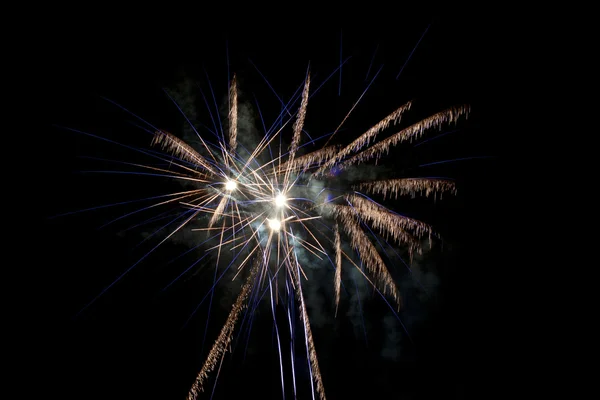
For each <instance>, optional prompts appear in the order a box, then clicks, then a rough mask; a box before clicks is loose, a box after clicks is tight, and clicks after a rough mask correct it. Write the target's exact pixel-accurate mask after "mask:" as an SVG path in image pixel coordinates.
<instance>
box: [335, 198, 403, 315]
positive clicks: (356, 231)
mask: <svg viewBox="0 0 600 400" xmlns="http://www.w3.org/2000/svg"><path fill="white" fill-rule="evenodd" d="M333 210H334V213H335V214H336V217H337V218H338V219H339V220H340V222H342V225H343V226H344V229H345V231H346V233H347V234H348V236H349V237H350V243H351V245H352V247H353V248H354V249H355V250H357V251H358V253H359V254H360V257H361V259H362V261H363V263H364V264H365V266H366V267H367V269H368V270H369V272H370V273H371V274H372V275H373V276H374V277H375V280H376V281H377V282H379V284H380V285H381V286H382V288H381V289H382V292H383V294H387V293H388V292H389V294H390V295H391V296H392V298H393V299H394V300H395V301H396V303H397V304H398V309H400V306H401V299H400V294H399V293H398V289H397V288H396V283H395V282H394V280H393V279H392V276H391V275H390V273H389V271H388V269H387V267H386V266H385V263H384V262H383V260H382V259H381V256H380V255H379V253H378V252H377V249H376V248H375V246H374V245H373V243H371V240H369V237H368V236H367V235H366V234H365V233H364V232H363V230H362V229H361V227H360V223H359V222H358V220H356V218H355V216H354V211H353V210H352V208H351V207H350V206H342V205H335V206H333Z"/></svg>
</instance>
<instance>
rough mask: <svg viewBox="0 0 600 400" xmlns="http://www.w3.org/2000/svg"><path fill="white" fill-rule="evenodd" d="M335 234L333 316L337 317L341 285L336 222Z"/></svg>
mask: <svg viewBox="0 0 600 400" xmlns="http://www.w3.org/2000/svg"><path fill="white" fill-rule="evenodd" d="M334 235H335V241H334V246H335V279H334V286H335V316H336V317H337V310H338V305H339V304H340V289H341V285H342V241H341V239H340V232H339V230H338V224H335V228H334Z"/></svg>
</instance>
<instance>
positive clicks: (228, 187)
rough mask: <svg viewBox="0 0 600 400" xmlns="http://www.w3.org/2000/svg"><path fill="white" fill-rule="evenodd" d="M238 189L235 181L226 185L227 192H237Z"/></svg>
mask: <svg viewBox="0 0 600 400" xmlns="http://www.w3.org/2000/svg"><path fill="white" fill-rule="evenodd" d="M236 187H237V183H235V181H227V183H225V190H228V191H230V192H231V191H232V190H235V188H236Z"/></svg>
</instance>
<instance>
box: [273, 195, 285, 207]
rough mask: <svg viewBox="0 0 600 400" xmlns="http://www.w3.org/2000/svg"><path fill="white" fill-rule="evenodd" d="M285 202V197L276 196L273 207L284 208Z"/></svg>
mask: <svg viewBox="0 0 600 400" xmlns="http://www.w3.org/2000/svg"><path fill="white" fill-rule="evenodd" d="M286 201H287V197H285V196H284V195H282V194H278V195H277V197H275V205H276V206H277V207H283V206H285V203H286Z"/></svg>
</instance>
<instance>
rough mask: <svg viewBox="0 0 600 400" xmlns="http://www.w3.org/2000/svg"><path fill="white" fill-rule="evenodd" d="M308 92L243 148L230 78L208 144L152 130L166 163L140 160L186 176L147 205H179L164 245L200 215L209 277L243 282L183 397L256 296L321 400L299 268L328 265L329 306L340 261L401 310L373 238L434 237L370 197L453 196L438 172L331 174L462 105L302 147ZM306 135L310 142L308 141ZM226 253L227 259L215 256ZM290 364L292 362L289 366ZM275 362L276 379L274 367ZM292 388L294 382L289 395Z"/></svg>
mask: <svg viewBox="0 0 600 400" xmlns="http://www.w3.org/2000/svg"><path fill="white" fill-rule="evenodd" d="M310 95H311V79H310V73H307V75H306V77H305V79H304V82H303V90H302V91H301V92H300V94H299V96H298V97H297V100H296V101H299V106H298V108H297V110H296V111H295V112H294V113H293V114H292V113H290V114H289V115H288V116H289V118H288V119H287V121H285V122H283V123H282V124H281V125H280V126H279V127H278V129H276V130H270V131H267V132H266V134H265V135H264V137H262V138H261V139H260V140H258V141H257V143H254V145H253V147H252V148H249V149H248V148H246V147H244V146H243V145H244V144H246V143H245V142H242V141H240V138H239V137H238V114H239V108H238V82H237V80H236V78H235V76H234V78H233V79H232V80H231V82H230V85H229V110H228V130H227V134H226V135H225V134H223V135H217V136H218V137H219V140H218V141H217V142H216V143H214V142H211V141H208V140H206V139H205V138H203V137H202V135H200V134H197V135H196V139H197V141H198V143H199V145H198V146H195V147H193V146H192V145H190V144H188V143H186V142H185V141H183V140H182V139H180V138H178V137H177V136H175V135H173V134H172V133H169V132H167V131H165V130H161V129H155V130H154V132H153V138H152V141H151V142H150V145H151V147H152V148H153V149H160V150H161V151H162V152H161V153H160V155H157V154H156V153H148V154H151V155H152V156H153V157H155V158H158V159H160V160H162V161H163V162H167V163H168V167H164V168H162V167H160V168H159V167H153V166H144V165H138V166H141V167H143V168H146V169H151V170H152V172H157V173H159V174H162V175H163V176H164V175H167V176H170V177H173V178H176V179H184V180H186V181H187V182H191V184H192V185H193V186H194V188H193V189H192V190H187V191H184V192H179V193H174V194H172V195H171V196H170V197H169V198H166V199H162V200H161V201H160V202H159V203H157V204H156V205H162V204H167V203H170V204H179V205H180V206H182V207H185V208H186V213H185V214H184V215H185V216H186V217H185V220H184V221H183V222H181V223H179V225H178V227H177V228H176V229H175V230H173V232H171V233H170V234H169V235H168V236H167V238H165V239H164V240H163V242H164V241H165V240H167V239H168V238H169V237H171V236H172V235H173V234H174V233H175V232H177V231H180V230H181V229H184V228H186V227H188V226H189V224H190V223H191V222H192V221H201V222H202V223H203V225H204V226H203V227H202V228H197V229H193V231H196V232H197V233H196V234H197V235H198V237H201V235H202V234H203V232H204V234H206V235H208V237H209V238H210V240H211V242H210V243H212V244H210V245H208V246H207V247H208V250H207V251H210V252H212V253H213V254H215V256H216V259H217V265H219V266H220V269H222V270H223V271H222V272H220V273H219V275H218V276H219V280H220V278H221V277H222V276H223V274H224V272H225V270H233V273H234V280H235V281H237V282H240V286H241V289H240V290H239V294H238V297H237V299H236V300H235V301H234V302H233V305H232V308H231V311H230V313H229V316H228V317H227V319H226V321H225V323H224V325H223V327H222V330H221V332H220V333H219V335H218V337H217V339H216V340H215V342H214V344H213V346H212V348H211V349H210V351H209V353H208V355H207V357H206V361H205V362H204V364H203V366H202V368H201V369H200V371H199V372H198V374H197V377H196V379H195V380H194V382H193V383H192V385H191V388H190V390H189V394H188V399H196V398H197V396H198V395H199V393H200V392H202V391H204V389H205V386H206V382H207V379H208V378H209V377H210V376H211V374H214V373H215V369H217V368H218V365H219V364H220V363H221V362H222V360H223V358H224V355H225V354H226V353H227V351H230V349H231V343H232V340H233V335H234V333H235V329H236V324H237V322H238V321H239V319H240V317H241V316H242V314H243V313H244V311H246V312H250V313H252V312H254V311H255V310H256V309H257V307H258V303H259V301H260V299H262V298H263V295H264V294H265V293H266V294H267V301H270V302H271V306H272V308H273V309H274V304H277V303H279V302H283V303H284V304H292V305H293V306H294V307H296V308H297V309H298V311H299V313H298V318H299V320H300V322H301V324H302V327H303V332H302V336H303V338H304V347H305V350H306V358H307V361H308V366H307V367H308V372H309V375H310V379H311V385H312V386H311V387H312V392H313V397H314V395H315V393H316V394H317V395H318V397H319V398H320V399H323V400H324V399H325V398H326V396H325V388H324V382H323V379H322V377H321V372H320V369H319V361H318V351H317V350H318V343H315V341H314V340H313V335H312V330H311V323H310V313H309V310H308V309H307V304H306V300H305V294H304V293H305V289H304V287H306V286H307V285H311V284H314V283H313V282H311V281H310V280H308V278H307V274H306V273H305V268H306V267H307V265H306V264H308V263H311V262H324V263H329V265H330V266H331V267H332V268H333V269H334V279H333V281H332V282H330V284H331V287H332V290H333V292H334V298H335V307H336V313H337V307H338V304H339V302H340V293H341V287H342V277H343V275H344V273H345V269H347V268H348V269H349V268H352V269H355V270H356V271H358V273H360V274H361V275H362V276H363V277H364V279H365V280H366V281H367V282H368V283H369V284H370V285H372V287H373V288H374V289H375V290H377V291H378V292H380V293H381V294H382V295H383V296H386V297H387V298H388V299H389V300H390V301H391V302H392V304H393V306H394V308H395V309H400V308H401V307H402V293H401V292H400V290H399V289H398V287H397V285H396V283H395V282H394V279H393V278H392V275H391V274H390V272H389V270H388V266H386V263H385V262H384V259H383V258H382V255H381V254H380V253H379V251H378V248H377V245H376V243H375V241H376V238H377V237H382V238H383V239H385V240H386V241H391V242H394V243H395V244H397V245H401V246H405V247H406V249H407V250H408V252H409V254H410V256H411V258H412V255H413V254H415V253H417V254H419V253H421V252H422V248H421V246H422V243H424V242H426V240H423V239H428V240H429V242H431V241H432V240H433V238H434V237H436V236H437V235H436V233H435V232H434V230H433V229H432V227H430V226H429V225H428V224H426V223H424V222H421V221H419V220H416V219H413V218H409V217H407V216H404V215H401V214H399V213H397V212H396V211H394V210H391V209H389V208H387V207H386V206H385V205H384V204H382V203H379V202H377V201H376V200H374V199H372V198H371V197H370V196H374V197H375V196H379V197H380V198H381V201H382V202H384V201H385V200H387V199H389V198H391V197H398V196H406V195H408V196H413V197H414V196H418V195H424V196H430V195H434V196H441V195H442V194H443V193H445V192H448V193H454V192H455V191H456V187H455V185H454V182H453V181H452V180H449V179H442V178H418V177H402V178H394V179H386V180H372V181H363V180H356V181H353V182H350V183H349V184H347V185H346V184H345V183H344V184H342V183H340V182H339V180H338V179H337V177H336V176H337V175H338V174H339V173H340V172H341V171H343V170H346V169H348V168H351V167H352V168H356V167H360V166H362V165H363V164H367V163H369V162H377V160H379V159H380V158H381V157H382V156H384V155H386V154H388V153H389V152H390V151H391V149H392V148H393V147H394V146H396V145H398V144H401V143H403V142H410V141H413V140H415V139H417V138H419V137H421V136H422V135H423V134H424V133H426V132H427V131H429V130H433V129H440V128H442V127H444V126H446V125H448V124H452V123H456V122H457V121H458V119H459V118H460V117H467V116H468V113H469V106H467V105H460V106H454V107H450V108H448V109H445V110H443V111H440V112H438V113H436V114H433V115H431V116H430V117H428V118H425V119H423V120H421V121H419V122H416V123H414V124H412V125H409V126H406V127H403V128H398V129H396V130H395V131H393V132H392V133H391V134H387V135H386V137H385V138H384V139H383V140H379V141H378V140H377V139H378V136H379V135H380V134H381V135H382V134H383V132H386V131H389V130H392V129H394V127H396V126H400V123H401V120H402V117H403V116H404V115H405V114H406V113H408V112H409V111H410V109H411V107H412V102H408V103H406V104H403V105H401V106H400V107H398V108H396V109H395V110H394V111H393V112H391V113H390V114H389V115H387V116H385V117H384V118H383V119H381V120H380V121H379V122H378V123H376V124H375V125H373V126H372V127H371V128H370V129H368V130H366V132H364V133H363V134H361V135H359V136H357V137H356V139H355V140H353V141H351V142H350V143H349V144H347V145H345V146H340V145H329V141H330V139H331V137H332V136H333V135H335V133H336V132H337V131H336V132H334V133H333V134H332V135H330V137H329V140H327V143H325V145H324V146H323V147H321V148H318V149H316V150H313V151H310V152H306V151H305V149H306V147H305V146H304V145H305V144H307V143H303V138H304V131H303V128H304V123H305V119H306V116H307V113H310V102H309V98H310ZM349 114H350V113H349ZM349 114H348V115H349ZM345 120H346V119H344V121H345ZM342 124H343V121H342ZM340 126H341V124H340ZM338 130H339V127H338ZM196 133H197V132H196ZM284 135H285V136H286V137H290V135H291V140H290V143H289V145H282V143H283V142H282V140H281V138H282V136H284ZM309 142H310V143H311V144H313V145H314V144H315V143H316V140H312V139H310V140H309ZM312 148H313V149H314V147H312ZM161 243H162V242H161ZM300 254H303V256H300ZM225 259H227V262H221V263H219V260H225ZM311 259H312V260H313V261H306V260H311ZM357 261H358V262H357ZM128 271H129V270H128ZM125 273H127V271H126V272H125ZM110 286H112V284H111V285H110ZM110 286H109V287H108V288H110ZM108 288H106V289H108ZM106 289H105V290H106ZM102 293H104V291H103V292H102ZM102 293H101V294H102ZM96 298H97V297H96ZM94 300H95V299H94ZM94 300H93V301H94ZM90 304H91V303H90ZM86 307H87V306H86ZM273 317H274V318H275V315H273ZM288 318H290V325H291V324H292V321H291V318H292V314H289V313H288ZM278 351H279V353H280V354H281V352H282V351H283V350H282V349H281V345H279V348H278ZM293 357H294V352H293V351H292V358H293ZM294 364H295V363H294V360H292V369H293V368H295V366H294ZM280 368H281V374H282V378H281V381H282V386H283V385H284V379H283V365H280ZM292 372H293V371H292ZM295 385H296V382H295V379H294V382H293V386H294V392H295V391H296V387H295Z"/></svg>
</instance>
